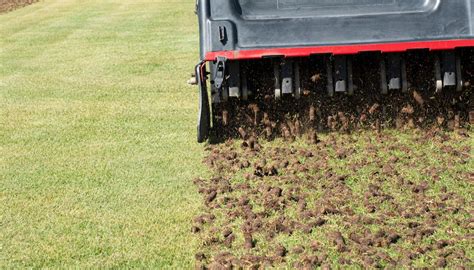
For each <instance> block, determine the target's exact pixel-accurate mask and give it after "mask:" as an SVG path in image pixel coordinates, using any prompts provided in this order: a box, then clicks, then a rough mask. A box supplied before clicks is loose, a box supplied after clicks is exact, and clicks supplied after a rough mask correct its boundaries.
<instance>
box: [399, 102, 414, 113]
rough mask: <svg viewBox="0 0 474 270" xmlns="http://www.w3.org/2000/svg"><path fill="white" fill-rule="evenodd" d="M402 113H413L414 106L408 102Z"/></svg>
mask: <svg viewBox="0 0 474 270" xmlns="http://www.w3.org/2000/svg"><path fill="white" fill-rule="evenodd" d="M401 113H404V114H413V113H415V109H414V108H413V106H411V105H410V104H408V105H406V106H405V107H403V108H402V110H401Z"/></svg>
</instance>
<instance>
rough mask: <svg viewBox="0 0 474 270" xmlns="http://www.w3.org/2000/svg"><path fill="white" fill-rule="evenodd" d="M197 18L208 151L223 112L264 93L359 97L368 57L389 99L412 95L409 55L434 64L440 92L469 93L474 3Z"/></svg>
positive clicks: (268, 5)
mask: <svg viewBox="0 0 474 270" xmlns="http://www.w3.org/2000/svg"><path fill="white" fill-rule="evenodd" d="M196 12H197V15H198V17H199V27H200V51H201V55H200V57H201V62H200V63H199V64H198V65H197V66H196V80H197V84H198V85H199V88H200V98H199V120H198V141H199V142H204V141H206V140H207V139H208V137H209V135H210V132H211V131H213V130H217V131H218V129H219V127H220V126H222V125H225V124H226V123H225V122H226V121H227V119H225V118H226V116H225V115H224V116H223V115H222V112H223V111H224V112H225V110H222V108H226V107H232V106H235V104H237V103H236V102H245V101H249V100H252V99H255V98H257V97H259V96H263V94H262V92H265V97H266V98H268V96H269V95H270V96H271V97H272V98H273V99H275V100H279V99H288V98H290V99H295V100H301V99H304V98H305V94H304V92H305V91H321V89H319V90H318V89H310V88H308V87H305V82H306V81H308V80H313V81H314V80H319V79H320V81H321V82H323V83H324V87H323V88H322V92H324V93H323V94H324V95H327V96H329V97H331V98H334V99H338V98H340V97H341V96H342V95H348V96H350V95H354V93H355V92H357V91H358V90H357V89H358V88H357V87H356V86H355V85H356V84H357V82H356V81H355V79H354V76H353V72H354V66H353V65H355V64H354V59H356V58H355V56H357V55H360V54H367V55H370V57H372V58H373V59H376V61H374V62H373V63H372V64H371V65H372V66H374V67H375V69H376V70H377V73H378V74H375V76H374V77H375V78H377V87H378V88H379V91H380V94H381V95H387V94H389V93H390V92H393V91H400V92H401V93H403V92H407V91H408V89H409V87H410V81H409V80H408V79H407V78H408V77H409V76H407V55H408V52H416V51H420V52H424V53H425V54H428V55H430V57H431V58H432V59H433V60H432V61H430V62H429V63H430V65H432V66H431V67H430V69H431V70H432V76H433V80H432V81H433V84H432V89H433V91H438V92H442V91H463V89H464V90H465V88H466V87H467V86H466V84H465V83H464V82H463V76H462V74H463V71H462V69H463V64H462V61H463V60H462V59H464V57H462V56H461V53H460V52H461V51H463V50H465V49H466V48H467V49H469V48H472V47H473V46H474V16H473V15H474V0H198V1H197V4H196ZM374 56H375V57H374ZM466 59H467V61H472V58H470V57H468V58H466ZM465 61H466V60H465ZM313 63H318V65H320V66H322V67H323V68H322V69H321V70H322V72H321V74H317V76H316V78H315V77H314V76H315V75H314V74H312V73H309V72H308V71H307V70H308V69H311V66H312V65H313ZM320 63H323V64H322V65H321V64H320ZM314 65H316V64H314ZM414 70H415V71H416V69H414ZM409 71H411V69H410V70H409ZM263 80H267V81H271V83H272V85H271V89H270V90H268V89H264V88H263V87H262V85H261V83H260V82H261V81H263ZM469 88H470V86H469ZM208 89H209V90H208ZM468 91H471V90H470V89H469V90H468Z"/></svg>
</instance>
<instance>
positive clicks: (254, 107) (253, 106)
mask: <svg viewBox="0 0 474 270" xmlns="http://www.w3.org/2000/svg"><path fill="white" fill-rule="evenodd" d="M249 109H250V110H252V112H253V124H254V125H255V126H256V125H258V113H259V112H260V108H259V107H258V105H257V104H250V105H249Z"/></svg>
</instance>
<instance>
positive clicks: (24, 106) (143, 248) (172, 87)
mask: <svg viewBox="0 0 474 270" xmlns="http://www.w3.org/2000/svg"><path fill="white" fill-rule="evenodd" d="M193 10H194V1H192V0H189V1H164V0H162V1H145V0H138V1H135V0H134V1H132V0H125V1H99V0H95V1H93V0H88V1H72V0H61V1H59V0H46V1H41V2H40V3H38V4H35V5H32V6H29V7H26V8H23V9H19V10H16V11H14V12H11V13H7V14H3V15H0V36H1V37H2V38H1V39H0V47H1V49H0V125H1V128H0V268H9V267H72V266H75V267H99V266H100V267H130V266H135V267H140V266H147V267H174V268H183V267H184V268H189V267H192V266H193V263H194V258H193V255H194V252H195V249H196V246H197V244H198V243H196V242H197V240H196V239H195V238H193V237H192V236H191V234H190V232H189V228H190V220H191V219H192V217H193V216H194V215H195V214H196V212H197V208H198V206H199V198H198V196H197V192H196V190H195V187H194V186H193V185H192V183H191V179H192V178H194V177H195V176H198V175H202V174H206V173H207V171H206V169H205V168H204V167H203V165H202V164H201V160H202V155H203V151H202V148H201V146H199V145H197V144H196V143H195V139H194V138H195V120H196V113H197V112H196V104H197V101H196V100H197V91H196V89H195V88H192V87H189V86H187V85H186V84H185V81H186V79H187V78H188V76H189V74H190V73H191V72H192V69H193V66H194V64H195V63H196V62H197V61H198V59H197V58H198V57H197V56H198V35H197V25H196V18H195V16H194V13H193Z"/></svg>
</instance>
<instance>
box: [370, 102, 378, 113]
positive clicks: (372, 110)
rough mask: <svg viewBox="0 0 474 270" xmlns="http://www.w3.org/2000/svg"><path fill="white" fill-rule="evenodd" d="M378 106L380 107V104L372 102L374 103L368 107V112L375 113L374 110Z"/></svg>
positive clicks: (375, 110) (376, 109)
mask: <svg viewBox="0 0 474 270" xmlns="http://www.w3.org/2000/svg"><path fill="white" fill-rule="evenodd" d="M379 108H380V104H378V103H374V104H373V105H372V107H370V109H369V114H374V113H376V112H377V111H378V110H379Z"/></svg>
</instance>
